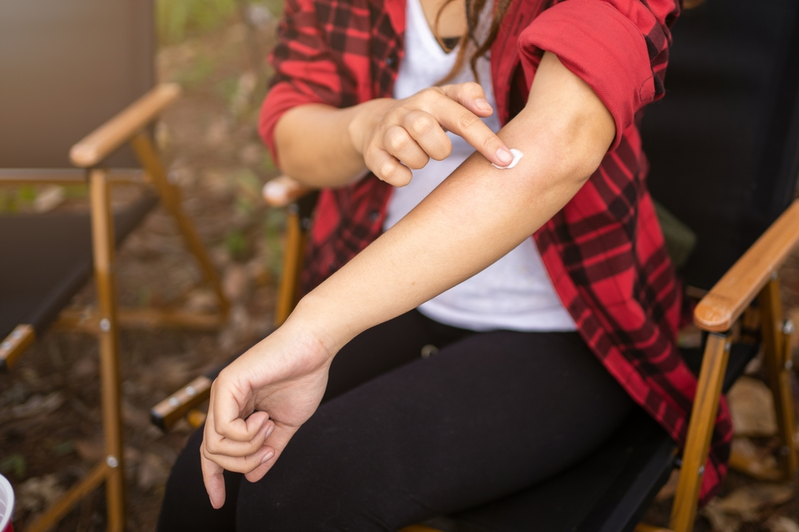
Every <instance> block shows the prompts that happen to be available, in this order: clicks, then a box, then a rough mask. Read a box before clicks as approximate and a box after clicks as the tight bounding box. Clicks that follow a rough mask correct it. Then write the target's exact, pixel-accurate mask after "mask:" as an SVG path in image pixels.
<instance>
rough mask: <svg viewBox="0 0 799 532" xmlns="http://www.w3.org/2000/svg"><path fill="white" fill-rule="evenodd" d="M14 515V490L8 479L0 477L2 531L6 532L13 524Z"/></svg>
mask: <svg viewBox="0 0 799 532" xmlns="http://www.w3.org/2000/svg"><path fill="white" fill-rule="evenodd" d="M13 513H14V490H13V488H12V487H11V483H10V482H9V481H8V480H6V477H4V476H3V475H0V531H4V530H5V529H6V527H7V526H8V524H9V523H10V522H11V514H13Z"/></svg>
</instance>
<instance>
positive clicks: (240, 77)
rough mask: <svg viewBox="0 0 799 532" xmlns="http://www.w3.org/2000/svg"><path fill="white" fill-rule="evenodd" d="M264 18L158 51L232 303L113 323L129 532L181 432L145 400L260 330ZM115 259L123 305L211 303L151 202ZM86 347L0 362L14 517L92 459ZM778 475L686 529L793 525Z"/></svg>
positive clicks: (190, 178)
mask: <svg viewBox="0 0 799 532" xmlns="http://www.w3.org/2000/svg"><path fill="white" fill-rule="evenodd" d="M261 15H263V16H261V17H260V18H258V17H256V18H255V22H256V23H257V24H256V26H257V27H256V31H255V33H254V34H248V30H247V27H245V26H244V25H242V24H240V23H236V24H231V25H229V26H228V27H226V28H223V29H221V30H218V31H214V32H212V33H208V34H205V35H203V36H202V37H194V38H191V39H187V40H185V41H184V42H182V43H180V44H178V45H174V46H170V47H168V48H164V49H162V51H161V52H160V54H159V57H158V65H159V75H160V78H161V79H162V80H173V81H178V82H179V83H181V85H182V86H183V87H184V89H185V94H184V96H183V98H181V100H180V101H179V102H178V103H177V104H176V105H175V106H174V107H173V108H172V109H171V110H170V111H169V112H168V113H167V114H166V115H165V117H164V119H163V121H162V123H161V124H160V125H159V126H158V128H157V129H156V137H157V141H158V144H159V145H160V146H161V147H162V150H163V152H164V154H165V157H166V160H167V161H168V164H169V168H170V169H171V175H172V176H173V177H174V179H176V180H177V182H178V183H179V184H180V185H181V187H182V190H183V192H184V200H183V205H184V208H185V209H186V211H187V212H188V214H189V216H190V217H191V218H192V219H193V221H194V223H195V224H196V227H197V229H198V231H199V233H200V235H201V238H202V240H203V241H204V242H205V243H206V245H207V247H208V249H209V250H210V253H211V256H212V259H213V261H214V263H215V265H216V266H217V268H218V270H219V271H220V272H221V273H222V277H223V280H224V286H225V291H226V293H227V294H228V295H229V297H230V299H231V300H232V302H233V310H232V319H231V320H230V325H228V326H227V327H226V328H225V329H223V330H221V331H218V332H212V333H200V332H187V331H179V330H144V331H142V330H123V331H122V334H121V353H122V359H121V372H122V381H123V385H122V390H123V417H124V424H125V434H124V437H125V459H126V473H127V476H126V478H127V505H128V525H127V530H129V531H135V532H138V531H149V530H153V529H154V526H155V522H156V519H157V513H158V508H159V504H160V501H161V497H162V494H163V489H164V482H165V480H166V477H167V475H168V472H169V468H170V465H171V464H172V462H173V461H174V459H175V457H176V456H177V453H178V452H179V450H180V449H181V447H182V445H183V443H184V441H185V440H186V437H187V435H188V434H189V431H190V429H189V427H188V426H187V424H185V423H184V424H181V425H180V426H178V428H177V429H176V430H174V431H172V432H170V433H168V434H163V433H162V432H161V431H160V430H158V429H156V428H154V427H153V426H151V424H150V422H149V415H148V411H149V409H150V408H151V407H152V406H153V405H154V404H156V403H157V402H158V401H160V400H161V399H163V398H164V397H166V396H167V395H168V394H169V393H171V392H172V391H174V390H175V389H177V388H178V387H179V386H181V385H183V384H185V383H186V382H188V381H189V380H190V379H191V378H193V376H195V375H197V374H199V373H201V372H203V371H205V370H207V369H209V368H211V367H214V366H216V365H217V364H219V363H220V362H221V361H223V360H225V359H226V358H228V357H229V356H230V355H231V354H232V353H234V352H235V351H236V350H238V349H241V348H243V347H246V346H248V345H251V344H252V343H254V342H255V341H257V339H259V338H261V337H262V336H263V335H264V334H266V333H267V332H268V331H269V329H270V327H271V323H272V308H273V305H274V300H275V278H276V275H277V272H278V268H279V266H278V265H279V264H280V237H279V235H280V231H281V227H282V225H283V213H281V212H280V211H273V210H267V209H266V208H265V207H264V206H263V205H262V203H261V201H260V197H259V193H260V188H261V186H262V185H263V183H264V182H265V181H266V180H268V179H269V178H271V177H273V176H274V175H275V174H276V171H275V170H274V168H273V166H272V164H271V161H270V159H269V156H268V154H267V153H266V150H265V149H264V148H263V147H262V145H261V143H260V141H259V139H258V136H257V132H256V129H255V123H256V116H257V110H258V102H259V101H260V100H261V99H262V97H263V94H264V91H265V88H264V87H265V85H264V79H265V77H266V76H267V75H268V72H266V71H260V72H258V71H257V69H259V68H260V66H256V65H254V64H253V62H252V61H251V58H252V57H253V55H254V54H253V49H252V47H251V46H252V42H253V41H252V40H248V35H249V36H250V37H252V36H255V38H256V42H257V47H258V50H259V51H260V53H262V54H263V55H264V56H265V51H266V50H267V49H268V47H269V44H270V42H269V41H270V36H271V35H272V30H273V25H274V21H273V20H272V19H270V17H269V16H268V15H264V14H263V13H261ZM248 43H249V44H248ZM35 192H36V194H40V195H41V194H42V193H43V191H42V190H37V191H35ZM82 202H85V198H82V197H81V194H80V193H79V192H78V193H70V194H66V199H64V200H63V203H61V204H60V205H57V206H55V207H54V208H71V207H73V206H74V205H78V204H81V203H82ZM118 259H119V270H118V281H119V287H120V288H119V291H120V298H121V301H122V303H123V304H127V305H141V304H151V305H156V306H159V305H164V304H165V303H167V302H169V301H171V300H173V299H175V298H177V297H183V298H184V301H185V302H186V304H187V305H188V306H190V307H194V308H203V307H207V306H208V305H212V302H211V301H210V297H209V293H208V291H207V290H204V289H202V288H195V287H194V286H195V284H196V283H197V282H198V280H199V273H198V270H197V269H196V268H195V267H194V264H193V259H192V258H191V256H190V255H189V254H188V253H187V252H186V250H185V248H184V247H183V246H182V242H181V239H180V236H179V233H178V232H177V230H176V228H175V225H174V224H173V223H172V220H171V219H170V218H169V216H168V214H166V213H165V212H164V211H163V210H162V209H160V208H159V209H157V210H156V211H155V212H154V213H152V214H151V215H150V216H149V217H148V218H147V219H146V221H145V223H144V224H143V225H142V226H141V227H140V228H138V229H137V230H136V231H135V232H134V233H133V234H132V235H131V237H130V238H129V239H128V240H127V241H126V243H125V244H124V246H123V247H122V248H121V250H120V252H119V255H118ZM782 276H783V280H784V301H785V303H786V307H787V308H788V309H791V310H790V312H791V314H792V315H793V316H794V320H795V321H796V322H797V323H799V250H797V252H796V253H795V254H794V256H793V257H791V259H790V260H789V262H788V263H787V264H786V265H785V267H784V268H783V272H782ZM93 292H94V290H93V288H92V286H87V287H86V288H85V289H84V290H83V291H82V292H81V293H80V294H79V295H78V296H77V297H76V299H75V304H76V305H86V304H91V302H92V301H93ZM798 336H799V335H798ZM797 351H799V350H797ZM797 351H795V353H796V354H797V355H799V352H797ZM97 359H98V352H97V344H96V341H95V340H94V339H93V338H92V337H89V336H86V335H83V334H79V333H74V332H56V331H52V332H49V333H48V334H46V335H45V336H44V337H43V338H42V339H41V340H40V341H39V342H37V343H36V344H35V345H34V346H33V347H32V348H31V349H29V350H28V352H26V354H25V356H24V357H23V358H22V360H21V361H20V363H19V364H18V365H17V366H16V367H15V368H14V370H13V372H12V373H10V374H3V375H0V472H2V473H3V474H4V475H5V476H6V477H8V478H9V479H10V480H11V482H12V484H13V485H14V487H15V491H16V493H17V497H18V502H17V508H16V513H15V520H14V526H15V527H16V528H17V529H18V530H22V529H24V527H25V525H26V524H28V523H30V522H31V518H32V517H33V516H34V515H35V514H37V513H38V512H40V511H41V509H42V508H43V507H44V506H45V505H47V504H48V503H49V502H50V501H52V500H53V499H54V498H55V497H57V495H58V494H59V493H61V492H63V490H64V489H65V488H67V487H68V486H70V485H71V484H72V483H73V482H74V481H75V480H76V479H77V478H78V477H79V476H80V475H81V474H82V473H84V472H86V471H87V470H88V469H89V468H90V467H91V466H92V465H93V464H94V463H96V462H97V461H98V460H99V459H100V458H101V457H102V448H101V437H102V433H101V426H100V409H99V403H98V397H99V387H98V380H97V371H98V362H97ZM797 362H799V360H797ZM755 443H756V445H757V448H758V449H766V450H768V448H769V445H772V441H771V440H770V439H768V438H765V439H761V440H758V441H757V442H755ZM776 486H777V487H776V488H775V487H774V486H773V485H772V486H771V487H768V486H767V487H764V485H763V484H762V483H758V482H754V481H752V480H750V479H748V478H747V477H744V476H742V475H739V474H735V473H732V474H730V476H729V478H728V479H727V481H726V482H725V485H724V490H723V492H722V494H721V497H722V498H721V499H717V503H718V502H719V501H722V502H723V501H724V500H726V501H727V503H730V499H723V498H724V497H729V496H731V495H734V494H735V493H736V490H739V489H740V488H745V489H746V490H749V491H746V492H743V494H742V495H741V492H737V493H738V494H737V495H735V496H737V497H739V499H732V501H733V502H732V503H731V504H727V505H726V506H724V504H721V506H719V504H716V507H715V509H713V508H711V511H709V512H708V511H705V512H703V514H702V515H701V516H700V517H698V518H697V525H696V530H700V531H706V530H726V531H734V530H742V531H771V532H792V531H799V526H797V524H796V522H797V521H799V502H797V500H796V497H795V496H794V494H795V493H796V492H797V488H799V481H798V480H797V479H794V481H793V482H791V483H788V484H787V485H779V484H778V485H776ZM736 501H738V502H737V503H736ZM740 501H743V502H740ZM730 507H732V510H729V508H730ZM744 507H745V508H746V511H743V510H741V508H744ZM669 508H670V499H669V498H668V496H667V494H666V495H664V500H662V501H660V502H658V503H656V504H655V505H653V507H652V508H651V509H650V511H649V512H648V514H647V520H648V521H650V522H652V523H653V524H661V525H662V524H665V523H666V522H667V518H668V509H669ZM719 508H720V509H719ZM738 510H741V511H738ZM725 519H726V521H725ZM711 522H712V523H714V524H715V528H714V527H713V526H712V525H711ZM104 528H105V501H104V496H103V490H102V489H99V490H97V491H96V492H94V493H93V494H92V495H90V496H89V497H87V498H86V499H85V500H84V501H83V502H82V503H80V504H78V506H77V507H76V508H75V510H74V511H72V512H71V513H70V514H69V515H68V516H67V517H66V519H64V520H63V521H62V522H61V523H60V524H59V525H58V526H57V528H56V530H62V531H74V530H81V531H94V530H103V529H104Z"/></svg>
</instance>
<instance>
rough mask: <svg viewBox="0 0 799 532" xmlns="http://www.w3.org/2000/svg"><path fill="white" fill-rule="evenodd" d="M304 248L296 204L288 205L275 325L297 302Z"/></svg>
mask: <svg viewBox="0 0 799 532" xmlns="http://www.w3.org/2000/svg"><path fill="white" fill-rule="evenodd" d="M304 248H305V233H304V231H303V229H302V220H301V216H300V211H299V207H298V206H297V204H296V203H295V204H292V205H291V206H289V215H288V219H287V227H286V246H285V249H284V251H283V271H282V273H281V276H280V286H279V287H278V295H277V309H276V311H275V326H278V327H279V326H280V325H282V324H283V322H284V321H286V319H287V318H288V317H289V314H291V311H292V310H294V306H295V305H296V304H297V285H298V280H299V276H300V270H301V268H302V253H303V249H304Z"/></svg>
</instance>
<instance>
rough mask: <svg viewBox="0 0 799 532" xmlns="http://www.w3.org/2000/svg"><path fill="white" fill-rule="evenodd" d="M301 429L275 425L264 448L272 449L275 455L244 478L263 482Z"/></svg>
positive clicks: (280, 424)
mask: <svg viewBox="0 0 799 532" xmlns="http://www.w3.org/2000/svg"><path fill="white" fill-rule="evenodd" d="M299 428H300V426H292V425H286V424H284V423H275V429H274V430H273V431H272V434H270V435H269V437H268V438H267V439H266V441H265V442H264V445H263V446H264V447H269V448H271V449H272V450H273V451H274V453H273V454H272V456H271V457H270V458H269V459H267V460H266V461H264V462H263V463H262V464H261V465H259V466H258V467H256V468H255V469H253V470H252V471H250V472H249V473H247V474H245V475H244V478H246V479H247V480H249V481H250V482H258V481H259V480H261V479H262V478H263V477H264V475H266V473H267V472H268V471H269V470H270V469H272V466H273V465H275V462H277V459H278V458H280V455H281V454H282V453H283V449H285V448H286V445H288V443H289V441H290V440H291V438H292V437H293V436H294V434H295V433H296V432H297V430H299Z"/></svg>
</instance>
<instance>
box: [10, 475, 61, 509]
mask: <svg viewBox="0 0 799 532" xmlns="http://www.w3.org/2000/svg"><path fill="white" fill-rule="evenodd" d="M16 492H17V505H18V507H19V508H21V509H23V510H26V511H28V512H38V511H39V510H41V509H43V508H46V507H48V506H50V504H52V503H53V502H54V501H55V500H56V499H58V498H59V497H60V496H61V494H62V493H64V488H62V487H61V486H59V485H58V480H57V479H56V476H55V475H54V474H50V475H46V476H43V477H33V478H29V479H28V480H26V481H25V482H23V483H22V484H20V485H19V487H18V488H17V489H16Z"/></svg>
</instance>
